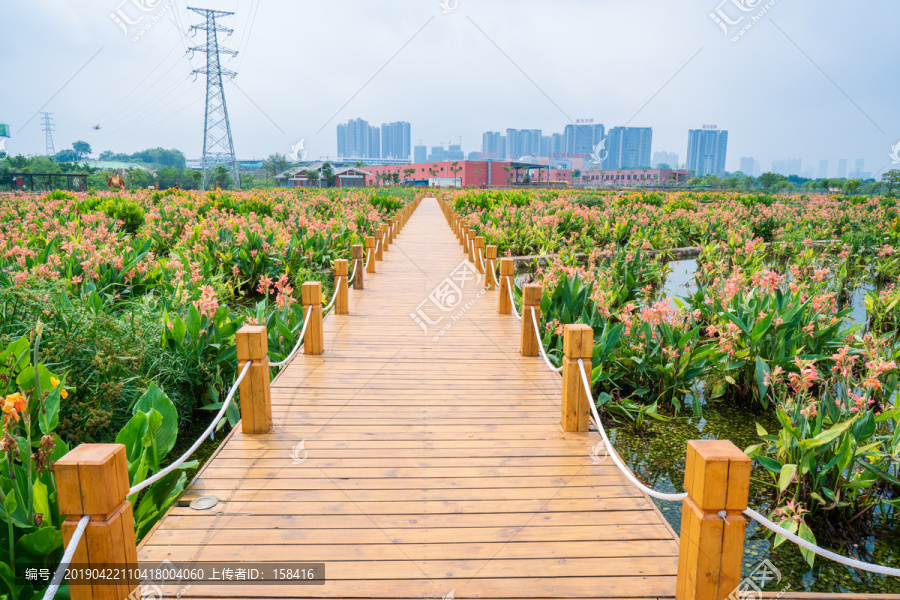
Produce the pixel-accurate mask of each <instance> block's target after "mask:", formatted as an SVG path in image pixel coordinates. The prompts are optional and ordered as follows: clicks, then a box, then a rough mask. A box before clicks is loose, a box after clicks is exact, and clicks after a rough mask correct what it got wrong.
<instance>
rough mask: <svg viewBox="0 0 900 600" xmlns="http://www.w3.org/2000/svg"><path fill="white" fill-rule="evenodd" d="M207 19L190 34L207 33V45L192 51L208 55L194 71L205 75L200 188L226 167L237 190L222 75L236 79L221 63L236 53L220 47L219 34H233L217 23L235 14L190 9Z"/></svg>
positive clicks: (232, 146) (237, 179) (235, 166)
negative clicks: (222, 56)
mask: <svg viewBox="0 0 900 600" xmlns="http://www.w3.org/2000/svg"><path fill="white" fill-rule="evenodd" d="M188 9H189V10H192V11H194V12H195V13H198V14H200V15H202V16H204V17H205V18H206V23H203V24H201V25H193V26H191V29H190V31H191V32H193V31H196V30H198V29H202V30H205V31H206V44H205V45H203V46H195V47H193V48H191V51H196V52H204V53H205V54H206V66H205V67H202V68H200V69H194V71H193V72H192V73H193V74H197V73H202V74H205V75H206V122H205V124H204V127H203V162H202V164H203V179H202V181H201V185H200V187H201V189H204V190H205V189H206V188H207V186H209V184H210V182H211V181H213V178H214V172H215V170H216V167H218V166H219V165H224V166H226V167H228V169H229V170H230V171H231V179H232V181H234V185H235V187H237V188H240V187H241V181H240V176H239V175H238V165H237V161H236V160H235V158H234V141H233V140H232V139H231V123H229V122H228V109H227V108H226V107H225V89H224V87H223V83H222V76H223V75H224V76H226V77H234V76H235V75H237V73H235V72H234V71H231V70H229V69H226V68H224V67H222V65H221V61H220V60H219V55H220V54H231V55H232V56H234V55H236V54H237V52H236V51H234V50H229V49H228V48H223V47H221V46H219V39H218V36H217V33H218V32H219V31H224V32H225V33H227V34H228V35H231V33H232V32H233V31H234V30H233V29H229V28H227V27H223V26H222V25H219V24H218V23H216V18H217V17H227V16H229V15H233V14H234V13H233V12H225V11H224V10H208V9H205V8H191V7H188Z"/></svg>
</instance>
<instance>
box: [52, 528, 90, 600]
mask: <svg viewBox="0 0 900 600" xmlns="http://www.w3.org/2000/svg"><path fill="white" fill-rule="evenodd" d="M90 520H91V517H90V515H84V516H83V517H81V520H80V521H78V527H76V528H75V532H74V533H73V534H72V539H70V540H69V545H68V546H66V552H65V553H64V554H63V557H62V560H61V561H59V566H58V567H56V572H55V573H54V574H53V579H51V580H50V587H48V588H47V591H45V592H44V598H43V600H52V598H53V597H54V596H55V595H56V590H58V589H59V584H61V583H62V580H63V574H64V573H65V572H66V568H67V567H68V566H69V563H71V562H72V557H73V556H75V551H76V550H77V549H78V542H80V541H81V536H82V535H84V530H85V529H86V528H87V525H88V521H90Z"/></svg>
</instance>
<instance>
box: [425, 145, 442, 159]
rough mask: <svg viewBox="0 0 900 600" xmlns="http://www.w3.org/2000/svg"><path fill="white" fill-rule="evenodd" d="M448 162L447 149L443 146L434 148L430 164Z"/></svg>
mask: <svg viewBox="0 0 900 600" xmlns="http://www.w3.org/2000/svg"><path fill="white" fill-rule="evenodd" d="M445 160H447V149H446V148H444V147H443V146H432V147H431V153H430V154H429V155H428V162H443V161H445Z"/></svg>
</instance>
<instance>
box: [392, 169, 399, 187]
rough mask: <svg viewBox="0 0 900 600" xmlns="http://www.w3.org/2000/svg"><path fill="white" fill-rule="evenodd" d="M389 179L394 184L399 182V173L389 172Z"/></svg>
mask: <svg viewBox="0 0 900 600" xmlns="http://www.w3.org/2000/svg"><path fill="white" fill-rule="evenodd" d="M391 181H393V182H394V184H395V185H396V184H399V183H400V173H398V172H397V171H394V172H393V173H391Z"/></svg>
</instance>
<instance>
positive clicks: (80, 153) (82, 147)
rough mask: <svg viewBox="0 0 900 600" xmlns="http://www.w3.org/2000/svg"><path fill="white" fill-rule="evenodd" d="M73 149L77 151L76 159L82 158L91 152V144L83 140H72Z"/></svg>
mask: <svg viewBox="0 0 900 600" xmlns="http://www.w3.org/2000/svg"><path fill="white" fill-rule="evenodd" d="M72 149H73V150H74V151H75V158H76V160H81V159H82V158H83V157H85V156H89V155H90V154H91V145H90V144H88V143H87V142H83V141H81V140H78V141H77V142H72Z"/></svg>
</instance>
